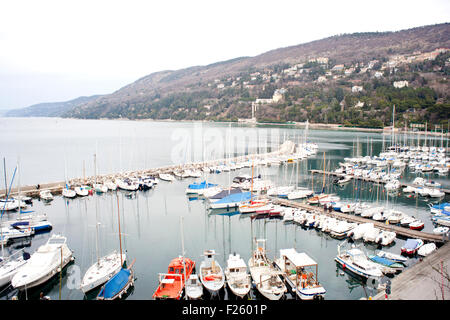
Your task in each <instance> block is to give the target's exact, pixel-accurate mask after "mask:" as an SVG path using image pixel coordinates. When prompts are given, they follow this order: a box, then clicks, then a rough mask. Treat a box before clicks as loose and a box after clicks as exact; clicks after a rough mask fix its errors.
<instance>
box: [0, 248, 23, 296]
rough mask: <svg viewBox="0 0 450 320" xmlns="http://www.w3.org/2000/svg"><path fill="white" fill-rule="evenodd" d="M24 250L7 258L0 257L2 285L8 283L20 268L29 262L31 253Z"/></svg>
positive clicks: (0, 283) (0, 280)
mask: <svg viewBox="0 0 450 320" xmlns="http://www.w3.org/2000/svg"><path fill="white" fill-rule="evenodd" d="M22 251H23V250H19V251H17V252H15V253H13V254H12V255H10V256H9V257H7V258H5V257H1V258H0V287H3V286H5V285H7V284H8V283H9V282H10V281H11V279H12V278H13V277H14V275H15V274H16V273H17V272H18V271H19V270H20V268H22V267H23V266H24V265H25V264H26V263H27V260H28V259H29V258H30V255H29V254H28V253H27V252H25V251H23V252H22ZM21 253H22V254H21ZM20 254H21V255H20Z"/></svg>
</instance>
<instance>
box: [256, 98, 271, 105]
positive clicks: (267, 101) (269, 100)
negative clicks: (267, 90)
mask: <svg viewBox="0 0 450 320" xmlns="http://www.w3.org/2000/svg"><path fill="white" fill-rule="evenodd" d="M255 103H256V104H267V103H273V99H256V100H255Z"/></svg>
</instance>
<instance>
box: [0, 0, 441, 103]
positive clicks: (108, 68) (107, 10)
mask: <svg viewBox="0 0 450 320" xmlns="http://www.w3.org/2000/svg"><path fill="white" fill-rule="evenodd" d="M444 22H450V1H448V0H442V1H438V0H427V1H423V0H421V1H417V0H408V1H404V0H399V1H397V0H396V1H392V0H389V1H386V0H378V1H361V0H358V1H354V0H341V1H327V0H316V1H303V0H297V1H292V0H291V1H288V0H276V1H266V0H259V1H253V0H238V1H236V0H226V1H223V0H222V1H219V0H198V1H197V0H164V1H155V0H147V1H138V0H126V1H123V0H118V1H115V0H107V1H104V0H89V1H84V0H76V1H73V0H63V1H61V0H38V1H36V0H31V1H25V0H0V109H15V108H23V107H27V106H29V105H32V104H36V103H41V102H55V101H66V100H71V99H74V98H77V97H79V96H89V95H94V94H108V93H112V92H114V91H116V90H118V89H120V88H121V87H123V86H125V85H127V84H129V83H131V82H134V81H136V80H137V79H139V78H141V77H143V76H146V75H148V74H150V73H153V72H157V71H161V70H177V69H181V68H187V67H190V66H196V65H207V64H210V63H214V62H218V61H224V60H228V59H233V58H236V57H241V56H256V55H258V54H261V53H264V52H267V51H269V50H273V49H277V48H281V47H287V46H292V45H297V44H301V43H307V42H310V41H313V40H319V39H322V38H326V37H329V36H333V35H337V34H341V33H353V32H375V31H380V32H381V31H398V30H403V29H409V28H413V27H419V26H424V25H432V24H437V23H444Z"/></svg>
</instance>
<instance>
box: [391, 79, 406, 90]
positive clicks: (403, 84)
mask: <svg viewBox="0 0 450 320" xmlns="http://www.w3.org/2000/svg"><path fill="white" fill-rule="evenodd" d="M407 86H408V81H406V80H403V81H395V82H394V88H403V87H407Z"/></svg>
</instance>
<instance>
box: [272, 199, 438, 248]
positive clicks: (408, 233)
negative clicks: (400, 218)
mask: <svg viewBox="0 0 450 320" xmlns="http://www.w3.org/2000/svg"><path fill="white" fill-rule="evenodd" d="M269 198H270V199H271V201H272V203H274V204H279V205H282V206H287V207H293V208H300V209H305V210H307V211H309V212H314V213H317V214H324V215H326V216H329V217H333V218H338V219H345V220H347V221H349V222H357V223H373V225H374V226H375V227H376V228H379V229H382V230H387V231H393V232H395V233H396V234H397V236H401V237H404V238H415V239H416V238H419V239H422V240H424V241H427V242H436V243H443V242H445V241H446V238H445V237H443V236H442V235H436V234H434V233H428V232H423V231H418V230H411V229H408V228H404V227H400V226H397V225H392V224H386V223H385V222H380V221H375V220H372V219H366V218H363V217H361V216H357V215H353V214H347V213H342V212H338V211H335V210H332V211H331V212H329V211H328V210H327V211H326V212H325V211H324V210H323V208H321V207H318V206H312V205H309V204H306V203H301V202H296V201H291V200H286V199H280V198H275V197H269Z"/></svg>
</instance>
